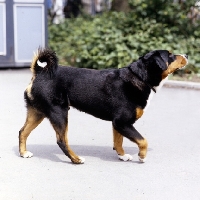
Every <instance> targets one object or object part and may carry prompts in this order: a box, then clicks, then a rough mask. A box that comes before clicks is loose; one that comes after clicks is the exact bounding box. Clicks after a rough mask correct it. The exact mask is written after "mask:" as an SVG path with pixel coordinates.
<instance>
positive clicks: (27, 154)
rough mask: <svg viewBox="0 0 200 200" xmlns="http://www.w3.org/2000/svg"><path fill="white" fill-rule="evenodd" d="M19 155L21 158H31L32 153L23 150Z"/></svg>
mask: <svg viewBox="0 0 200 200" xmlns="http://www.w3.org/2000/svg"><path fill="white" fill-rule="evenodd" d="M20 156H21V157H23V158H31V157H33V153H31V152H30V151H25V152H24V153H23V154H20Z"/></svg>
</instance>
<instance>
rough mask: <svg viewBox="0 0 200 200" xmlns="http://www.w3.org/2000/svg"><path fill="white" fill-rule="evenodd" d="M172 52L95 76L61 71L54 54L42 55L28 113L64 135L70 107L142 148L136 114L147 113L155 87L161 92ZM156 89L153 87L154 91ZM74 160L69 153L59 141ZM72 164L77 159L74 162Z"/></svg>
mask: <svg viewBox="0 0 200 200" xmlns="http://www.w3.org/2000/svg"><path fill="white" fill-rule="evenodd" d="M169 55H171V54H170V53H169V52H168V51H165V50H157V51H152V52H150V53H148V54H146V55H145V56H143V57H140V58H139V60H137V61H136V62H133V63H131V64H130V65H128V66H127V67H124V68H121V69H106V70H91V69H84V68H75V67H66V66H65V67H63V66H59V65H58V59H57V57H56V55H55V53H54V52H53V51H51V50H49V49H44V50H43V49H40V50H39V55H38V58H37V59H38V60H39V61H40V62H47V66H46V67H44V68H42V67H40V66H39V65H38V64H37V62H36V61H35V63H33V66H32V71H33V74H34V76H33V81H32V87H31V92H30V94H28V91H27V90H26V91H25V100H26V103H27V107H28V109H29V108H34V109H35V110H37V112H39V113H42V115H43V116H44V117H47V118H48V119H49V120H50V122H51V124H52V125H53V127H54V128H55V130H56V131H57V132H60V133H61V132H62V134H64V132H65V131H64V129H66V126H67V123H68V117H67V115H68V109H69V107H70V106H73V107H75V108H77V109H78V110H80V111H83V112H86V113H89V114H91V115H93V116H95V117H98V118H100V119H103V120H108V121H112V124H113V127H114V129H115V130H117V131H118V132H119V133H120V134H121V135H123V136H125V137H127V138H128V139H130V140H131V141H133V142H136V143H137V144H138V141H139V140H143V139H144V138H143V137H142V136H141V135H140V133H139V132H138V131H137V130H136V129H135V128H134V127H133V124H134V122H135V121H136V120H137V113H136V109H137V108H140V109H144V108H145V106H146V104H147V100H148V97H149V94H150V92H151V87H154V86H158V85H159V83H160V82H161V80H162V72H163V71H164V70H166V69H167V65H166V63H167V62H168V64H170V63H171V62H173V61H174V60H175V57H174V58H173V59H172V56H171V57H170V56H169ZM150 86H151V87H150ZM58 144H59V146H60V147H61V149H62V150H63V152H64V153H65V154H66V155H67V156H69V157H70V158H71V156H70V155H69V152H68V150H67V149H68V148H67V147H65V144H63V143H62V141H61V140H60V141H58ZM71 159H72V158H71Z"/></svg>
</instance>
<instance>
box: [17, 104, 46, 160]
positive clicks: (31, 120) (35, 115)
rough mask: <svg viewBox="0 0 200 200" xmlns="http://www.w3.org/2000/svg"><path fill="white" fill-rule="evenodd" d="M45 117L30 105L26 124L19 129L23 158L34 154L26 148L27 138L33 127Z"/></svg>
mask: <svg viewBox="0 0 200 200" xmlns="http://www.w3.org/2000/svg"><path fill="white" fill-rule="evenodd" d="M43 119H44V116H43V115H42V114H41V113H39V112H38V111H37V110H35V109H33V108H31V107H28V109H27V117H26V122H25V124H24V126H23V127H22V128H21V130H20V131H19V153H20V156H21V157H23V158H30V157H32V156H33V154H32V153H31V152H30V151H27V150H26V140H27V137H28V136H29V134H30V133H31V131H32V130H33V129H35V128H36V127H37V126H38V125H39V124H40V123H41V122H42V120H43Z"/></svg>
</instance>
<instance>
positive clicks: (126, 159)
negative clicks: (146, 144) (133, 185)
mask: <svg viewBox="0 0 200 200" xmlns="http://www.w3.org/2000/svg"><path fill="white" fill-rule="evenodd" d="M118 157H119V159H120V160H123V161H129V160H133V157H132V156H131V155H130V154H124V155H123V156H120V155H118Z"/></svg>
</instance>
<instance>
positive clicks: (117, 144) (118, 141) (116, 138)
mask: <svg viewBox="0 0 200 200" xmlns="http://www.w3.org/2000/svg"><path fill="white" fill-rule="evenodd" d="M122 143H123V135H121V134H120V133H119V132H118V131H117V130H115V129H114V127H113V150H116V152H117V154H118V157H119V159H120V160H123V161H128V160H132V159H133V157H132V156H131V155H129V154H125V152H124V149H123V147H122Z"/></svg>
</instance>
